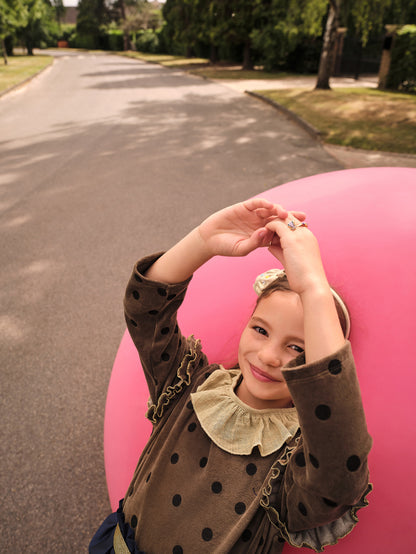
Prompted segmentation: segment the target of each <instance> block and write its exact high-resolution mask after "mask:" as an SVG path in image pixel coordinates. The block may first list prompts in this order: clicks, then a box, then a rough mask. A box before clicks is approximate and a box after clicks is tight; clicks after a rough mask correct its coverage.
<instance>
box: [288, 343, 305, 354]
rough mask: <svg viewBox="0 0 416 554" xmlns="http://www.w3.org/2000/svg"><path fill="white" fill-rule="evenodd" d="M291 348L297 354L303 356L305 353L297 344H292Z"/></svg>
mask: <svg viewBox="0 0 416 554" xmlns="http://www.w3.org/2000/svg"><path fill="white" fill-rule="evenodd" d="M289 348H291V349H292V350H294V351H295V352H298V353H299V354H303V352H305V351H304V349H303V348H302V347H300V346H298V345H297V344H291V345H290V346H289Z"/></svg>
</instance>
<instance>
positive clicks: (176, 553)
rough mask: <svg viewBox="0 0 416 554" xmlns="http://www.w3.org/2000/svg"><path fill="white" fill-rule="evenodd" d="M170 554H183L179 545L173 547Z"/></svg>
mask: <svg viewBox="0 0 416 554" xmlns="http://www.w3.org/2000/svg"><path fill="white" fill-rule="evenodd" d="M172 554H183V548H182V546H180V545H179V544H177V545H176V546H174V547H173V549H172Z"/></svg>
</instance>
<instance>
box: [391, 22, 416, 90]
mask: <svg viewBox="0 0 416 554" xmlns="http://www.w3.org/2000/svg"><path fill="white" fill-rule="evenodd" d="M386 86H387V88H389V89H393V90H401V91H403V92H414V93H416V25H405V26H404V27H402V28H401V29H400V30H399V31H398V32H397V34H396V37H395V39H394V44H393V50H392V53H391V63H390V70H389V74H388V76H387V82H386Z"/></svg>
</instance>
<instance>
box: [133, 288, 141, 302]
mask: <svg viewBox="0 0 416 554" xmlns="http://www.w3.org/2000/svg"><path fill="white" fill-rule="evenodd" d="M133 298H135V299H136V300H138V299H139V298H140V294H139V291H138V290H134V291H133Z"/></svg>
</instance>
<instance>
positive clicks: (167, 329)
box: [160, 327, 169, 335]
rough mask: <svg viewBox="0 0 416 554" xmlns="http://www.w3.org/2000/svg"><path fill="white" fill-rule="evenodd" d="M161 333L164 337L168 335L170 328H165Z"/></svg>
mask: <svg viewBox="0 0 416 554" xmlns="http://www.w3.org/2000/svg"><path fill="white" fill-rule="evenodd" d="M160 332H161V333H162V335H167V334H168V333H169V327H163V329H162V330H161V331H160Z"/></svg>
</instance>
